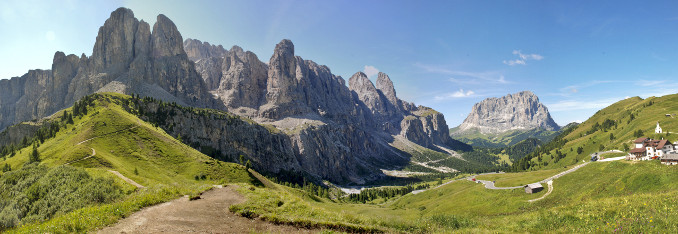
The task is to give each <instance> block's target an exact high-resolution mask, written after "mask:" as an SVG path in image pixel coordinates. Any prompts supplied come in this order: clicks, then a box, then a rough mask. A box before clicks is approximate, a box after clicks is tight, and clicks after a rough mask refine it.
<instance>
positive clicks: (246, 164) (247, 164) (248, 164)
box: [245, 159, 252, 170]
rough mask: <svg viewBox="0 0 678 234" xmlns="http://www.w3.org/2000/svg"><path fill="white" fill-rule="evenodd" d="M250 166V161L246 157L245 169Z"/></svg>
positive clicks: (248, 168)
mask: <svg viewBox="0 0 678 234" xmlns="http://www.w3.org/2000/svg"><path fill="white" fill-rule="evenodd" d="M250 167H252V162H250V160H249V159H247V163H245V170H250Z"/></svg>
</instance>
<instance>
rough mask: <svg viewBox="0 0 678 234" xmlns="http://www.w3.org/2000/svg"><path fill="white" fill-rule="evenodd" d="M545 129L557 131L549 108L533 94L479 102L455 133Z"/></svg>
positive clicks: (511, 95) (525, 93)
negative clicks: (474, 130)
mask: <svg viewBox="0 0 678 234" xmlns="http://www.w3.org/2000/svg"><path fill="white" fill-rule="evenodd" d="M534 128H542V129H545V130H549V131H557V130H558V129H560V127H559V126H558V125H557V124H556V123H555V121H553V119H552V118H551V115H550V114H549V111H548V109H547V108H546V106H544V104H542V103H541V102H539V98H538V97H537V95H535V94H534V93H532V92H530V91H523V92H519V93H515V94H509V95H506V96H504V97H501V98H488V99H485V100H483V101H482V102H479V103H476V104H475V105H474V106H473V108H472V109H471V113H470V114H469V115H468V117H466V119H465V120H464V122H463V123H462V124H461V125H459V130H458V131H457V133H455V134H461V133H463V132H466V131H471V130H473V129H476V130H479V131H480V132H481V133H491V134H496V133H502V132H506V131H509V130H516V129H519V130H529V129H534Z"/></svg>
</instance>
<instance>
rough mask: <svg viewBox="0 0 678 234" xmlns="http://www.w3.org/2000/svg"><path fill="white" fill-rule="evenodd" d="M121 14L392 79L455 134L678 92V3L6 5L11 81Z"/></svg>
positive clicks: (2, 42)
mask: <svg viewBox="0 0 678 234" xmlns="http://www.w3.org/2000/svg"><path fill="white" fill-rule="evenodd" d="M120 6H125V7H128V8H130V9H132V10H133V11H134V13H135V15H136V17H137V18H139V19H143V20H145V21H147V22H149V23H151V24H153V23H154V22H155V17H156V16H157V14H160V13H162V14H165V15H167V16H168V17H169V18H170V19H172V20H173V21H174V23H175V24H176V25H177V27H178V28H179V30H180V31H181V33H182V35H183V37H184V38H196V39H200V40H203V41H208V42H210V43H212V44H221V45H223V46H224V47H226V48H230V47H231V46H233V45H239V46H241V47H243V48H244V49H245V50H250V51H253V52H255V53H256V54H257V55H258V56H259V59H261V60H262V61H265V62H266V61H268V60H269V58H270V56H271V54H272V51H273V48H274V47H275V44H276V43H278V42H279V41H280V40H281V39H284V38H287V39H291V40H292V41H293V42H294V44H295V49H296V54H297V55H299V56H302V57H303V58H304V59H310V60H313V61H315V62H317V63H319V64H325V65H327V66H328V67H330V68H331V69H332V72H333V73H335V74H337V75H340V76H342V77H344V79H348V78H349V77H350V76H351V75H352V74H353V73H355V72H357V71H366V72H367V73H368V74H369V75H372V76H371V78H372V80H375V79H376V75H374V74H375V71H377V70H378V71H382V72H385V73H387V74H389V76H390V77H391V79H392V80H393V82H394V84H395V87H396V91H397V93H398V96H399V97H400V98H402V99H404V100H407V101H412V102H415V103H416V104H420V105H426V106H430V107H433V108H435V109H437V110H439V111H441V112H443V113H444V114H445V116H446V119H447V122H448V124H449V125H450V126H451V127H454V126H457V125H458V124H460V123H461V122H462V121H463V120H464V118H465V117H466V115H467V114H468V112H469V111H470V109H471V107H472V106H473V104H475V103H476V102H479V101H481V100H483V99H484V98H487V97H497V96H504V95H506V94H508V93H515V92H519V91H522V90H531V91H533V92H534V93H536V94H537V95H538V96H539V98H540V100H541V101H542V102H543V103H545V104H546V106H547V107H548V108H549V110H550V111H551V114H552V116H553V118H554V119H555V120H556V122H557V123H558V124H560V125H565V124H567V123H569V122H572V121H583V120H586V119H587V118H588V117H590V116H591V115H592V114H593V113H595V112H596V111H597V110H599V109H601V108H603V107H605V106H607V105H609V104H611V103H614V102H616V101H618V100H621V99H624V98H627V97H632V96H641V97H643V98H645V97H649V96H661V95H666V94H673V93H678V1H652V2H649V3H648V2H647V1H426V2H422V1H260V0H252V1H77V0H74V1H65V2H51V1H47V2H40V1H13V0H10V1H1V2H0V32H2V36H0V48H1V49H0V51H1V52H2V53H1V55H0V78H9V77H13V76H21V75H23V74H24V73H25V72H26V71H27V70H28V69H49V68H50V67H51V62H52V57H53V55H54V52H55V51H64V52H65V53H73V54H77V55H80V54H82V53H85V54H86V55H88V56H89V55H91V53H92V47H93V45H94V40H95V39H96V35H97V31H98V29H99V27H100V26H101V25H103V23H104V21H105V20H106V19H107V18H108V17H109V15H110V12H111V11H113V10H115V9H116V8H118V7H120Z"/></svg>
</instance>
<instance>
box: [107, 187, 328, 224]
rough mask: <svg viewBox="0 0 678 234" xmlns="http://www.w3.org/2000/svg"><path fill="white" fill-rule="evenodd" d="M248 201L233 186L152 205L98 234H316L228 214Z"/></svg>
mask: <svg viewBox="0 0 678 234" xmlns="http://www.w3.org/2000/svg"><path fill="white" fill-rule="evenodd" d="M243 201H245V198H244V197H243V196H242V195H240V194H238V193H237V192H236V191H235V190H234V189H233V188H231V187H224V188H214V189H212V190H210V191H206V192H204V193H203V194H202V195H201V196H200V199H198V200H193V201H189V199H188V197H182V198H179V199H176V200H173V201H170V202H165V203H162V204H159V205H155V206H151V207H147V208H144V209H142V210H141V211H138V212H136V213H134V214H132V215H131V216H129V217H127V218H125V219H122V220H120V221H119V222H118V223H116V224H113V226H110V227H106V228H104V229H102V230H100V231H99V232H98V233H189V232H190V233H253V232H255V233H262V232H263V233H313V232H318V231H320V230H309V229H302V228H296V227H293V226H285V225H275V224H272V223H269V222H266V221H262V220H259V219H248V218H244V217H241V216H238V215H236V214H233V213H231V212H230V211H228V207H229V206H231V205H233V204H237V203H240V202H243Z"/></svg>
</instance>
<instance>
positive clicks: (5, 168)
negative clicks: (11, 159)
mask: <svg viewBox="0 0 678 234" xmlns="http://www.w3.org/2000/svg"><path fill="white" fill-rule="evenodd" d="M11 170H12V167H11V166H10V165H9V164H7V163H5V166H4V167H2V172H8V171H11Z"/></svg>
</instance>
